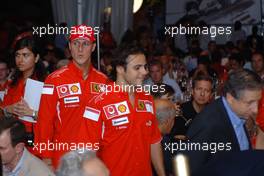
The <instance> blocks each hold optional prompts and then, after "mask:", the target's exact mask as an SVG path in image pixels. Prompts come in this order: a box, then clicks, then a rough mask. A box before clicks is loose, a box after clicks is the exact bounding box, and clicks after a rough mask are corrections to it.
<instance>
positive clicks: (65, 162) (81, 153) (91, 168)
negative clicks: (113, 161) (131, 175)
mask: <svg viewBox="0 0 264 176" xmlns="http://www.w3.org/2000/svg"><path fill="white" fill-rule="evenodd" d="M56 175H57V176H109V170H108V169H107V167H106V166H105V164H104V163H103V162H102V161H101V160H100V159H99V158H98V157H97V156H96V153H95V152H94V151H91V150H85V149H79V150H73V151H70V152H68V153H66V154H65V155H64V156H63V157H62V158H61V161H60V166H59V168H58V170H57V172H56Z"/></svg>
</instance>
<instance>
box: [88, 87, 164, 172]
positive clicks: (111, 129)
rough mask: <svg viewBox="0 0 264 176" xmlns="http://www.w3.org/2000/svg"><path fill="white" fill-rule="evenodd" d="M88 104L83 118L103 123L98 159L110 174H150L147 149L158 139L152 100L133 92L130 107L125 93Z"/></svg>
mask: <svg viewBox="0 0 264 176" xmlns="http://www.w3.org/2000/svg"><path fill="white" fill-rule="evenodd" d="M91 101H92V102H93V103H94V105H93V107H91V106H90V105H91V104H90V105H87V106H86V111H85V113H84V117H85V118H87V123H89V121H98V122H99V123H102V124H103V129H102V131H103V132H102V137H101V140H100V146H99V151H98V156H99V157H100V158H101V159H102V160H103V162H104V163H105V164H106V166H107V167H108V169H109V170H110V174H111V175H112V176H120V175H135V176H138V175H144V176H148V175H152V174H151V158H150V147H151V144H155V143H159V142H160V140H161V135H160V132H159V129H158V125H157V120H156V118H155V115H154V111H155V110H154V103H153V99H152V97H151V96H150V95H145V93H139V92H138V93H135V104H134V106H132V104H131V103H130V101H129V96H128V93H124V92H119V93H116V92H111V93H110V92H109V93H107V94H106V93H102V94H101V95H100V96H98V97H97V98H95V99H93V100H91ZM91 101H90V102H91ZM99 115H100V116H99Z"/></svg>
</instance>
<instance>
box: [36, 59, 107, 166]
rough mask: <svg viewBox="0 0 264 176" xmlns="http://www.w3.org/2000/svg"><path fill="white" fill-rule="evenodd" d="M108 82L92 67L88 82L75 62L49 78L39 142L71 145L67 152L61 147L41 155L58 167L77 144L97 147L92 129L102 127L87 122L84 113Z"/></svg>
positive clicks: (44, 94)
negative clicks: (62, 157) (103, 85)
mask: <svg viewBox="0 0 264 176" xmlns="http://www.w3.org/2000/svg"><path fill="white" fill-rule="evenodd" d="M106 82H107V77H106V76H105V75H104V74H102V73H101V72H98V71H97V70H96V69H95V68H94V67H93V66H90V68H89V72H88V78H87V79H86V80H84V79H83V74H82V71H81V70H80V69H79V68H77V67H76V66H75V64H74V63H73V62H70V63H69V64H68V65H67V66H65V67H63V68H61V69H59V70H57V71H55V72H53V73H52V74H50V75H49V76H48V77H47V79H46V81H45V85H44V88H43V92H42V97H41V102H40V108H39V114H38V122H37V126H36V134H35V143H36V144H37V145H40V144H41V143H46V144H47V143H48V142H50V143H54V144H59V143H61V144H65V145H68V147H67V148H64V149H63V148H62V147H60V148H58V146H57V147H55V148H54V149H53V150H45V151H42V153H41V156H42V157H43V158H51V159H52V163H53V166H54V167H55V168H56V167H57V166H58V164H59V159H60V157H61V156H62V155H63V154H64V153H65V152H67V151H69V150H74V149H76V147H74V146H73V145H75V146H76V145H78V144H79V143H85V144H86V143H91V145H90V149H95V148H97V146H95V144H94V140H93V139H94V137H93V136H95V135H94V133H95V132H96V131H93V130H92V129H93V126H94V125H95V126H97V125H98V124H97V123H95V122H94V121H90V122H87V120H86V119H85V118H83V114H84V109H85V108H84V107H85V104H86V102H88V101H89V99H91V98H92V97H93V96H95V95H97V94H98V93H99V92H100V89H98V88H99V85H100V84H105V83H106ZM85 122H86V123H85ZM95 128H96V127H95ZM70 146H71V147H70ZM69 147H70V148H69ZM72 147H73V148H72ZM82 147H84V146H78V148H82Z"/></svg>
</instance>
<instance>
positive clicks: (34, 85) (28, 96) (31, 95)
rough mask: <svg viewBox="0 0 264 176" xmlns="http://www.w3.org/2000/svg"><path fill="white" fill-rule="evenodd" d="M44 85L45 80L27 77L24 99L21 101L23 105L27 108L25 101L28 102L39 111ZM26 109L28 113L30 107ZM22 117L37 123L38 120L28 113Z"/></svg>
mask: <svg viewBox="0 0 264 176" xmlns="http://www.w3.org/2000/svg"><path fill="white" fill-rule="evenodd" d="M43 85H44V83H43V82H40V81H35V80H32V79H27V82H26V87H25V93H24V99H23V100H22V101H21V107H24V108H25V106H26V105H25V103H26V104H27V105H28V107H29V108H30V109H31V110H34V111H38V109H39V103H40V97H41V92H42V88H43ZM25 111H27V113H28V112H29V110H28V109H27V110H25ZM32 112H33V111H32ZM32 112H31V114H32ZM20 119H21V120H25V121H28V122H32V123H36V121H35V120H34V119H33V118H32V117H31V116H28V115H26V116H25V115H24V116H22V117H20Z"/></svg>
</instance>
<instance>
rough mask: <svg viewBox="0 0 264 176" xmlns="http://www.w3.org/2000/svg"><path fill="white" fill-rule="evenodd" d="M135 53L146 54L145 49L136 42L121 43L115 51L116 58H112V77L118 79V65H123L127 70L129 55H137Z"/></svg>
mask: <svg viewBox="0 0 264 176" xmlns="http://www.w3.org/2000/svg"><path fill="white" fill-rule="evenodd" d="M135 54H143V55H145V54H144V51H143V50H142V49H141V48H139V47H138V46H137V45H136V44H125V45H121V46H120V47H119V48H118V49H117V50H116V51H115V53H114V58H113V60H112V66H113V70H112V73H111V79H112V80H114V81H115V80H116V74H117V73H116V67H117V66H122V67H124V68H125V70H126V66H127V64H128V63H127V59H128V56H130V55H135Z"/></svg>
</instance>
